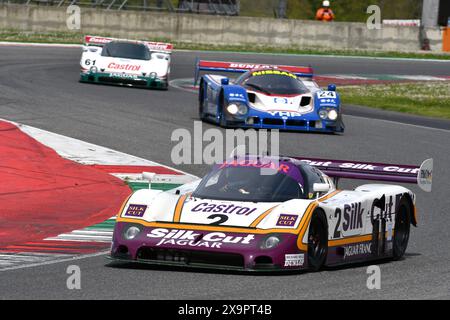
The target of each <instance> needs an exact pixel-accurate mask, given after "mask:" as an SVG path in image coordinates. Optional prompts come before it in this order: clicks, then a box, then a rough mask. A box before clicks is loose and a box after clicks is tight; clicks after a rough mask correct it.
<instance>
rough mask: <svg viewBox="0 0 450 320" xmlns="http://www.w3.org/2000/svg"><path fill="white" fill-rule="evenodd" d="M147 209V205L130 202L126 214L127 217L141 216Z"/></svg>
mask: <svg viewBox="0 0 450 320" xmlns="http://www.w3.org/2000/svg"><path fill="white" fill-rule="evenodd" d="M145 210H147V206H146V205H142V204H130V205H129V206H128V208H127V211H126V212H125V214H124V216H127V217H140V218H142V217H143V216H144V213H145Z"/></svg>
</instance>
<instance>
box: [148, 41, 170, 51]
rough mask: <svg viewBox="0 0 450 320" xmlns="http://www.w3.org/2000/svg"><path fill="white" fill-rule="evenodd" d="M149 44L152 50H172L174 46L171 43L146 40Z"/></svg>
mask: <svg viewBox="0 0 450 320" xmlns="http://www.w3.org/2000/svg"><path fill="white" fill-rule="evenodd" d="M146 44H147V46H148V47H149V49H150V50H161V51H166V50H172V48H173V46H172V44H170V43H163V42H146Z"/></svg>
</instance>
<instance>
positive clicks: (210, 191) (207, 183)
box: [192, 164, 305, 202]
mask: <svg viewBox="0 0 450 320" xmlns="http://www.w3.org/2000/svg"><path fill="white" fill-rule="evenodd" d="M268 170H269V171H270V170H272V172H270V173H271V174H267V173H268V172H269V171H266V172H264V171H262V170H261V167H259V166H257V165H256V166H255V165H253V164H250V165H248V164H244V165H242V164H236V165H235V164H231V165H230V164H225V165H217V166H216V167H215V168H214V169H213V170H212V171H211V172H210V173H209V174H208V175H207V176H206V177H204V178H203V179H202V181H201V182H200V184H199V186H198V187H197V189H196V190H195V191H194V193H193V194H192V196H193V197H197V198H202V199H214V200H234V201H253V202H284V201H287V200H290V199H304V198H305V195H304V191H303V185H302V183H303V177H302V175H301V173H300V170H299V169H298V168H297V167H295V166H293V165H291V167H289V166H284V165H280V166H279V167H278V168H274V169H268ZM264 173H265V174H264Z"/></svg>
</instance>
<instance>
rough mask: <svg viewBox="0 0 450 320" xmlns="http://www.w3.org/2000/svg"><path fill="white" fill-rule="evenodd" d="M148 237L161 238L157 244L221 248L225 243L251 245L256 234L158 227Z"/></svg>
mask: <svg viewBox="0 0 450 320" xmlns="http://www.w3.org/2000/svg"><path fill="white" fill-rule="evenodd" d="M147 237H148V238H153V239H160V240H159V242H158V243H157V244H156V246H161V245H176V246H188V247H205V248H216V249H220V248H221V247H222V245H224V244H236V245H237V244H240V245H250V244H251V243H252V242H253V240H254V239H255V236H254V235H252V234H249V235H246V236H232V235H228V234H226V233H224V232H199V231H197V232H196V231H192V230H180V229H174V230H168V229H164V228H157V229H153V230H152V231H150V233H148V234H147Z"/></svg>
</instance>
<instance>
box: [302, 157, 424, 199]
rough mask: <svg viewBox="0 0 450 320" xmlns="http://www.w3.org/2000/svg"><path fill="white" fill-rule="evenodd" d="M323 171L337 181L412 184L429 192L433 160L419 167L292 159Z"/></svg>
mask: <svg viewBox="0 0 450 320" xmlns="http://www.w3.org/2000/svg"><path fill="white" fill-rule="evenodd" d="M294 159H297V160H301V161H303V162H305V163H308V164H310V165H312V166H314V167H316V168H318V169H319V170H321V171H323V172H324V173H325V174H326V175H328V176H329V177H332V178H335V179H339V178H346V179H363V180H378V181H389V182H399V183H414V184H418V185H419V187H420V188H421V189H422V190H424V191H426V192H431V185H432V179H433V159H427V160H425V161H424V162H422V164H421V165H420V166H411V165H399V164H386V163H373V162H359V161H347V160H328V159H315V158H306V157H294Z"/></svg>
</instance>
